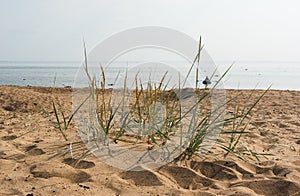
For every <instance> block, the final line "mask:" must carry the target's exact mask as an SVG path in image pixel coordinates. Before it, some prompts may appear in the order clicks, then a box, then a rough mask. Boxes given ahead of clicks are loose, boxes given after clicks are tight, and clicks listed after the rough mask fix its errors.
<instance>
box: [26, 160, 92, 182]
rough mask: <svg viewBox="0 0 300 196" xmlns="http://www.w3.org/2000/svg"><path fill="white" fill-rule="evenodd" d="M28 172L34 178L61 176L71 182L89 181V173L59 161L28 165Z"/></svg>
mask: <svg viewBox="0 0 300 196" xmlns="http://www.w3.org/2000/svg"><path fill="white" fill-rule="evenodd" d="M30 173H31V174H32V175H33V176H34V177H36V178H45V179H48V178H52V177H61V178H65V179H68V180H70V181H71V182H73V183H83V182H89V181H91V179H90V178H91V175H89V174H88V173H86V172H84V171H77V170H76V169H74V168H72V167H70V166H66V165H65V164H63V163H60V162H51V163H40V164H36V165H32V166H31V167H30Z"/></svg>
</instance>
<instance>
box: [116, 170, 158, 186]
mask: <svg viewBox="0 0 300 196" xmlns="http://www.w3.org/2000/svg"><path fill="white" fill-rule="evenodd" d="M119 177H120V178H122V179H125V180H127V181H129V182H130V183H131V184H134V185H135V186H162V185H163V183H162V182H161V181H160V180H159V179H158V177H157V176H156V175H155V174H154V173H152V172H150V171H126V172H123V173H121V174H120V175H119Z"/></svg>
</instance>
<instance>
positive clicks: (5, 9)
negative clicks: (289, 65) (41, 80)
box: [0, 0, 300, 61]
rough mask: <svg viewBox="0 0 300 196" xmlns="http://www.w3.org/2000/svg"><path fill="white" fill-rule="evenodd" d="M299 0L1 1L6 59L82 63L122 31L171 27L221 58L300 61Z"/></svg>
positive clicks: (1, 45) (0, 35)
mask: <svg viewBox="0 0 300 196" xmlns="http://www.w3.org/2000/svg"><path fill="white" fill-rule="evenodd" d="M299 9H300V1H299V0H281V1H278V0H247V1H246V0H194V1H192V0H190V1H189V0H186V1H183V0H180V1H179V0H151V1H145V0H144V1H142V0H126V1H125V0H123V1H122V0H120V1H116V0H107V1H101V0H0V60H18V61H22V60H25V61H30V60H34V61H40V60H41V61H48V60H50V61H56V60H57V61H61V60H82V56H83V55H82V48H83V41H82V39H83V37H85V40H86V42H87V46H88V49H91V48H92V47H93V46H95V45H96V44H97V43H99V42H100V41H101V40H104V39H105V38H107V37H108V36H110V35H112V34H114V33H117V32H119V31H122V30H125V29H128V28H132V27H138V26H146V25H151V26H153V25H155V26H163V27H169V28H173V29H176V30H179V31H181V32H184V33H186V34H188V35H190V36H191V37H193V38H195V39H198V36H199V35H202V37H203V39H204V43H205V48H206V50H207V51H208V52H209V54H210V55H211V56H212V58H213V59H214V60H229V61H239V60H253V61H254V60H257V61H260V60H264V61H268V60H281V61H300V11H299Z"/></svg>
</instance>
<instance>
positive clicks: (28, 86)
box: [0, 85, 300, 92]
mask: <svg viewBox="0 0 300 196" xmlns="http://www.w3.org/2000/svg"><path fill="white" fill-rule="evenodd" d="M0 87H18V88H42V89H43V88H45V89H47V88H49V89H74V88H73V87H72V86H55V87H53V86H31V85H24V86H20V85H0ZM82 88H89V87H80V88H79V89H82ZM105 89H106V90H111V89H113V88H105ZM183 89H193V88H190V87H186V88H183ZM199 89H201V90H204V88H199ZM208 89H210V88H208ZM223 90H225V91H265V90H267V88H266V89H250V88H246V89H234V88H224V89H223ZM269 91H286V92H300V90H293V89H292V90H290V89H272V88H270V89H269Z"/></svg>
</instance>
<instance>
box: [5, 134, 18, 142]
mask: <svg viewBox="0 0 300 196" xmlns="http://www.w3.org/2000/svg"><path fill="white" fill-rule="evenodd" d="M16 138H17V136H16V135H6V136H3V137H2V140H3V141H9V140H14V139H16Z"/></svg>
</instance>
